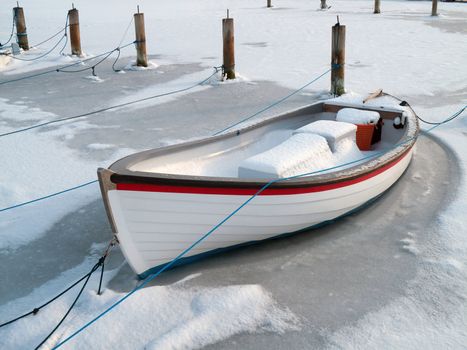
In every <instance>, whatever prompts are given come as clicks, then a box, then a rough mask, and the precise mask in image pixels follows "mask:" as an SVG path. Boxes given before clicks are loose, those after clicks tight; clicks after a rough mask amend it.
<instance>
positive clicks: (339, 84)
mask: <svg viewBox="0 0 467 350" xmlns="http://www.w3.org/2000/svg"><path fill="white" fill-rule="evenodd" d="M331 69H332V70H331V93H332V94H334V95H337V96H340V95H342V94H344V93H345V87H344V75H345V74H344V73H345V26H343V25H341V24H340V23H339V17H337V23H336V25H334V26H333V27H332V49H331Z"/></svg>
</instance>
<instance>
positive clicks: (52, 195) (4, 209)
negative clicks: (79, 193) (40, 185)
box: [0, 180, 98, 213]
mask: <svg viewBox="0 0 467 350" xmlns="http://www.w3.org/2000/svg"><path fill="white" fill-rule="evenodd" d="M97 181H98V180H93V181H89V182H86V183H84V184H81V185H78V186H75V187H71V188H68V189H66V190H63V191H60V192H55V193H52V194H49V195H47V196H44V197H40V198H36V199H33V200H30V201H27V202H23V203H20V204H16V205H12V206H11V207H6V208H2V209H0V213H1V212H4V211H8V210H11V209H16V208H19V207H24V206H25V205H28V204H32V203H35V202H39V201H42V200H44V199H48V198H51V197H55V196H58V195H60V194H64V193H67V192H70V191H74V190H77V189H79V188H83V187H86V186H88V185H91V184H93V183H95V182H97Z"/></svg>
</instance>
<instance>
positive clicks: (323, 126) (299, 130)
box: [111, 102, 407, 179]
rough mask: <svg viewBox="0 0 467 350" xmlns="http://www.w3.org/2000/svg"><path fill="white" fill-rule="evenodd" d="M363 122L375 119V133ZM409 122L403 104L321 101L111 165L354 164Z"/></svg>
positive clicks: (178, 171) (210, 173) (231, 169)
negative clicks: (370, 104)
mask: <svg viewBox="0 0 467 350" xmlns="http://www.w3.org/2000/svg"><path fill="white" fill-rule="evenodd" d="M344 109H345V110H344ZM344 112H345V113H344ZM340 114H342V118H344V119H342V118H341V119H339V115H340ZM366 114H368V115H369V118H367V117H368V115H366ZM362 115H363V116H362ZM375 116H376V119H375V118H374V117H375ZM349 117H350V119H349ZM345 118H347V119H345ZM352 118H353V119H352ZM359 118H360V119H361V123H362V124H359ZM362 118H363V119H362ZM365 118H367V120H365ZM347 120H350V121H351V122H350V123H349V122H347ZM364 124H366V125H371V128H372V134H371V135H367V131H366V129H365V126H363V128H361V127H362V125H364ZM405 124H407V112H404V111H403V110H402V109H397V108H393V109H391V108H387V107H375V106H365V107H362V106H361V105H358V106H357V105H356V106H353V105H351V104H348V105H345V104H337V103H326V102H325V103H318V104H314V105H310V106H307V107H303V108H300V109H297V110H295V111H292V112H289V113H286V114H283V115H280V116H277V117H273V118H269V119H267V120H263V121H260V122H256V123H255V124H252V125H250V126H247V127H243V128H241V129H239V130H236V131H231V132H227V133H224V134H221V135H218V136H213V137H209V138H206V139H202V140H199V141H191V142H186V143H182V144H179V145H173V146H168V147H163V148H158V149H154V150H149V151H144V152H140V153H137V154H135V155H132V156H129V157H126V158H123V159H122V160H120V161H118V162H117V163H115V164H114V165H113V166H112V167H111V169H112V168H114V167H115V168H120V169H122V168H124V169H125V170H126V172H128V171H129V172H138V173H152V174H173V175H185V176H195V177H197V176H203V177H223V178H237V179H246V178H249V179H251V178H269V179H274V178H281V177H287V176H295V175H298V174H303V173H307V172H312V171H317V170H321V169H329V168H333V167H335V166H337V165H341V164H346V163H349V162H352V166H355V165H356V164H358V163H356V161H358V160H359V159H362V158H365V157H366V156H367V155H369V154H372V153H376V152H377V153H381V151H385V150H389V149H390V148H392V147H393V146H394V145H395V144H396V143H398V142H400V141H401V140H402V139H403V138H404V136H405V135H406V134H407V127H405ZM375 134H376V135H375ZM365 138H366V139H365ZM368 138H369V139H368ZM362 140H363V141H362ZM370 141H371V142H370ZM362 142H363V144H362ZM365 142H366V143H367V144H366V145H365ZM367 158H368V157H366V159H367ZM362 162H364V160H363V161H362Z"/></svg>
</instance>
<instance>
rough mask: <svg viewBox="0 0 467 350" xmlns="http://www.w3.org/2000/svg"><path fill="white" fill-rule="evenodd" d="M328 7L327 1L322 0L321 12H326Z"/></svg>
mask: <svg viewBox="0 0 467 350" xmlns="http://www.w3.org/2000/svg"><path fill="white" fill-rule="evenodd" d="M327 8H328V5H327V4H326V0H321V10H326V9H327Z"/></svg>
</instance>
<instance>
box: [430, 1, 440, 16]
mask: <svg viewBox="0 0 467 350" xmlns="http://www.w3.org/2000/svg"><path fill="white" fill-rule="evenodd" d="M431 15H432V16H438V0H432V1H431Z"/></svg>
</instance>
